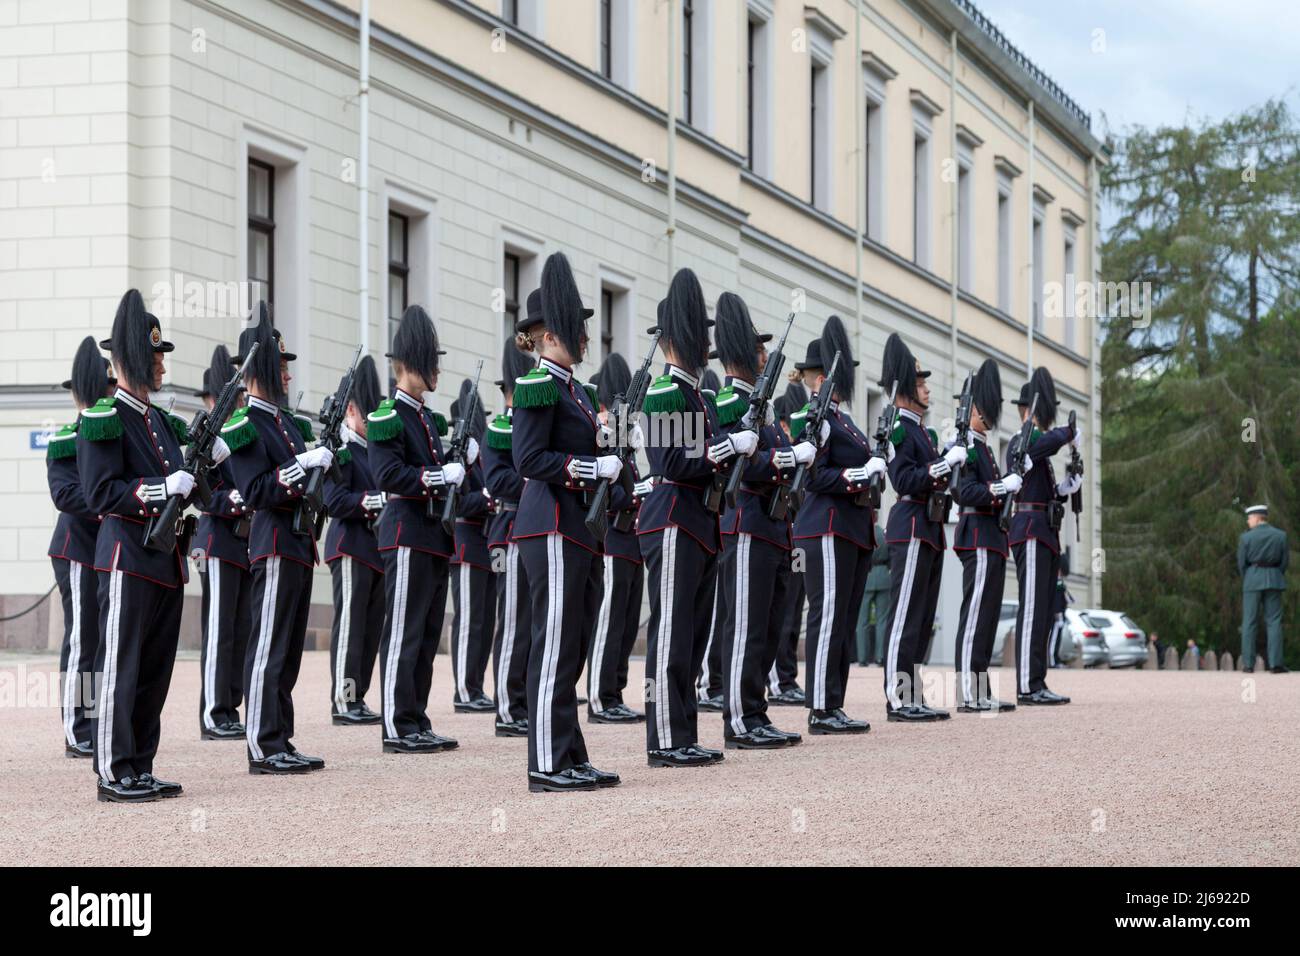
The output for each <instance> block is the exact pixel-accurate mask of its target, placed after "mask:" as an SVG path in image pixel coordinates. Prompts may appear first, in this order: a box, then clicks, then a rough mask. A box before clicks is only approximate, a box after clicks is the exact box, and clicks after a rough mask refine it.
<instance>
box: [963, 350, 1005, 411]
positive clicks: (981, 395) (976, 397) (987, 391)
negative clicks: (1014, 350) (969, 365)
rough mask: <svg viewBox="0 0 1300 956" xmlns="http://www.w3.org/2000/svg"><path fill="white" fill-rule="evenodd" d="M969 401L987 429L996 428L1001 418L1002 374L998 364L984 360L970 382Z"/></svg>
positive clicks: (991, 360) (990, 360)
mask: <svg viewBox="0 0 1300 956" xmlns="http://www.w3.org/2000/svg"><path fill="white" fill-rule="evenodd" d="M970 388H971V401H972V402H973V403H974V405H975V407H976V408H978V409H979V411H980V417H982V418H983V419H984V423H985V424H986V425H988V426H989V428H997V427H998V419H1000V418H1001V417H1002V373H1001V372H1000V371H998V363H997V362H996V361H994V360H993V359H985V360H984V364H983V365H981V366H980V367H979V369H978V370H977V371H976V372H975V378H974V380H973V381H972V382H971V386H970Z"/></svg>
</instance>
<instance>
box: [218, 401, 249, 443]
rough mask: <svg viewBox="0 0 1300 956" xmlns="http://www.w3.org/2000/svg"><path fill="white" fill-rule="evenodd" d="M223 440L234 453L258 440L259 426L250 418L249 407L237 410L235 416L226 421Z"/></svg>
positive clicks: (222, 432) (222, 433) (223, 427)
mask: <svg viewBox="0 0 1300 956" xmlns="http://www.w3.org/2000/svg"><path fill="white" fill-rule="evenodd" d="M221 440H222V441H224V442H225V443H226V447H228V448H229V449H230V450H231V451H232V452H233V451H239V449H241V448H244V447H245V446H247V445H251V444H252V443H253V442H254V441H256V440H257V426H255V425H254V424H253V420H252V419H251V418H249V417H248V408H247V407H244V408H239V409H236V410H235V414H233V415H231V416H230V418H228V419H226V423H225V424H224V425H222V426H221Z"/></svg>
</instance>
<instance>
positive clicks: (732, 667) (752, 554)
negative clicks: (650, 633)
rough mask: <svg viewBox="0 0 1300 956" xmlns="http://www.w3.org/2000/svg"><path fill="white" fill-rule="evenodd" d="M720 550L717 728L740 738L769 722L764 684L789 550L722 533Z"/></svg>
mask: <svg viewBox="0 0 1300 956" xmlns="http://www.w3.org/2000/svg"><path fill="white" fill-rule="evenodd" d="M722 547H723V556H722V560H721V561H720V562H719V564H718V582H719V588H718V590H719V591H720V592H721V593H722V601H723V606H724V608H725V615H724V618H723V624H722V626H721V628H720V634H719V635H718V637H717V640H718V641H719V642H720V643H721V646H722V667H721V676H722V724H723V729H724V730H725V731H726V732H728V733H732V734H743V733H747V732H748V731H751V730H754V729H755V728H758V727H765V726H767V724H769V723H770V721H769V720H768V719H767V696H766V694H765V693H764V685H765V683H766V678H767V674H768V671H769V670H770V669H771V667H772V665H773V662H774V661H775V660H776V648H777V644H778V643H779V642H780V640H781V630H782V628H783V627H784V625H785V621H784V620H783V616H782V614H781V612H782V610H784V608H785V600H786V588H787V587H789V583H790V575H789V568H790V552H788V551H786V550H785V549H783V548H780V547H777V546H776V545H775V544H773V543H772V542H770V541H765V540H764V539H762V538H756V537H754V536H753V535H751V534H744V533H741V534H734V535H732V534H728V535H723V538H722Z"/></svg>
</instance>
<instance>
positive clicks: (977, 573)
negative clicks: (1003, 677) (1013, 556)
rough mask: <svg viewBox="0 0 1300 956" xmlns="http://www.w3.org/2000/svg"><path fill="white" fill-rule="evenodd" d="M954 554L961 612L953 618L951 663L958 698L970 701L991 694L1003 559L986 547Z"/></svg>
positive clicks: (1005, 560) (1004, 562) (1004, 579)
mask: <svg viewBox="0 0 1300 956" xmlns="http://www.w3.org/2000/svg"><path fill="white" fill-rule="evenodd" d="M957 558H958V560H960V561H961V616H960V618H958V621H957V649H956V653H955V654H954V656H953V667H954V668H955V669H956V671H957V696H958V699H959V700H961V701H963V702H966V703H973V702H975V701H977V700H979V699H980V698H983V697H991V696H992V695H993V692H992V689H991V688H990V686H989V673H988V672H989V660H990V659H991V658H992V656H993V641H994V639H995V638H996V637H997V630H998V619H999V617H1000V615H1001V612H1002V590H1003V587H1004V586H1005V584H1006V568H1007V559H1006V556H1005V555H1003V554H1002V552H1000V551H994V550H991V549H989V548H973V549H971V550H961V551H958V552H957Z"/></svg>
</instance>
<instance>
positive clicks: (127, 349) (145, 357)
mask: <svg viewBox="0 0 1300 956" xmlns="http://www.w3.org/2000/svg"><path fill="white" fill-rule="evenodd" d="M99 347H100V348H102V349H108V351H109V352H110V353H112V356H113V366H114V368H116V369H117V371H118V374H119V375H122V376H124V377H125V378H126V379H127V380H128V381H130V382H131V383H132V384H133V385H136V386H138V387H144V388H150V387H152V385H153V356H154V353H155V352H170V351H172V350H173V349H174V348H175V347H176V346H174V345H172V343H171V342H164V341H163V337H162V326H161V325H160V324H159V322H158V319H157V318H156V317H155V316H153V315H151V314H150V313H149V312H147V311H146V310H145V307H144V298H143V297H142V296H141V295H140V292H139V290H138V289H127V291H126V293H125V294H124V295H123V296H122V299H121V301H120V302H118V304H117V314H116V315H114V316H113V332H112V334H111V335H110V336H109V337H108V338H106V339H104V340H103V341H102V342H100V343H99Z"/></svg>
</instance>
